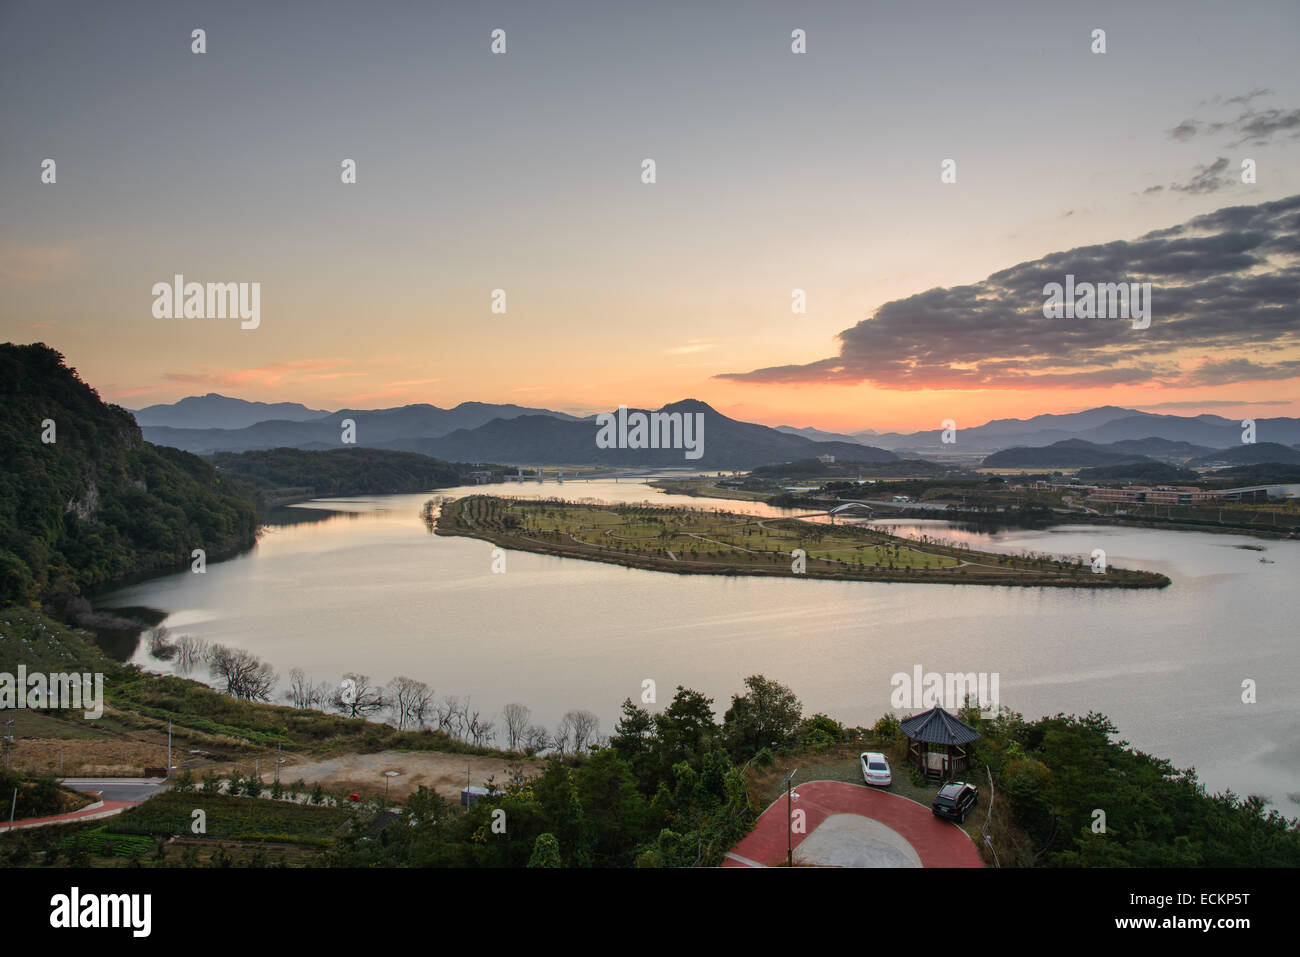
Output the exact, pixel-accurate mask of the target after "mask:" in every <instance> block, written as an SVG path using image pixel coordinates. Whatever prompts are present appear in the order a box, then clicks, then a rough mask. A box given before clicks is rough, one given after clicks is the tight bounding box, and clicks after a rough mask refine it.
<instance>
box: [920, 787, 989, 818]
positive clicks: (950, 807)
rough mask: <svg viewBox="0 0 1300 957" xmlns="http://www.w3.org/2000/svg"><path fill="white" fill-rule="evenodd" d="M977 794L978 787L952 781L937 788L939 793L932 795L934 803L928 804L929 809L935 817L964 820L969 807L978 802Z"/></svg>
mask: <svg viewBox="0 0 1300 957" xmlns="http://www.w3.org/2000/svg"><path fill="white" fill-rule="evenodd" d="M979 796H980V789H979V788H978V787H976V786H975V785H974V784H967V783H966V782H965V781H953V782H952V783H951V784H945V785H944V786H943V787H941V788H940V789H939V793H938V794H936V795H935V796H934V803H933V804H931V805H930V810H932V811H934V816H935V817H942V818H947V819H948V820H949V821H959V822H964V821H965V820H966V815H967V814H969V813H970V812H971V808H973V807H974V806H975V805H976V803H978V801H979Z"/></svg>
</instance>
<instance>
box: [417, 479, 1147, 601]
mask: <svg viewBox="0 0 1300 957" xmlns="http://www.w3.org/2000/svg"><path fill="white" fill-rule="evenodd" d="M810 517H814V516H804V517H803V518H804V519H806V518H810ZM424 519H425V522H426V523H427V524H428V525H429V526H430V528H431V529H432V530H433V531H435V532H436V533H437V534H439V535H462V536H466V537H469V538H480V539H483V540H485V541H489V542H492V543H493V544H496V545H500V546H502V547H503V548H511V549H516V550H519V551H529V552H540V553H542V554H545V555H559V556H562V557H565V558H582V559H587V560H588V561H600V562H608V563H610V564H615V565H626V566H629V567H631V568H643V569H648V570H651V571H665V572H675V573H678V574H706V575H773V576H780V577H788V578H794V577H801V578H822V579H831V580H838V581H844V580H852V581H897V582H936V583H944V584H954V585H1036V586H1054V587H1066V588H1163V587H1165V586H1166V585H1168V584H1169V579H1168V578H1167V577H1166V576H1164V575H1161V574H1158V573H1155V572H1147V571H1137V570H1131V569H1122V568H1116V567H1115V566H1113V565H1106V564H1105V559H1104V556H1100V558H1099V560H1098V557H1097V556H1094V558H1093V560H1092V561H1085V560H1084V559H1083V558H1082V557H1073V558H1071V557H1063V556H1050V555H1041V554H1025V555H1006V554H996V553H993V552H981V551H976V550H974V549H971V548H968V547H966V546H963V545H959V544H953V543H950V542H942V541H936V540H933V539H930V538H927V537H921V538H919V539H911V538H902V537H899V536H896V535H889V534H887V533H885V532H882V531H879V530H878V529H874V528H869V527H866V526H863V525H860V524H839V525H836V524H827V523H825V522H812V521H806V520H803V519H801V518H794V517H792V518H759V517H756V516H752V515H738V514H732V513H728V512H722V511H702V510H696V509H689V508H673V507H664V506H656V505H649V504H645V505H631V504H621V505H598V504H592V503H585V502H570V501H562V500H558V499H511V498H502V497H498V496H493V495H470V496H467V497H465V498H458V499H451V500H446V501H439V500H436V499H430V500H429V501H428V502H427V503H426V504H425V507H424Z"/></svg>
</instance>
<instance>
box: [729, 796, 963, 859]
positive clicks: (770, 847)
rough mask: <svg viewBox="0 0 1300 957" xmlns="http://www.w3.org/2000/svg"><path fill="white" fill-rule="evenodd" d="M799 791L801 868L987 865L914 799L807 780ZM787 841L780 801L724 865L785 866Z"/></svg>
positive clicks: (797, 853)
mask: <svg viewBox="0 0 1300 957" xmlns="http://www.w3.org/2000/svg"><path fill="white" fill-rule="evenodd" d="M795 792H796V793H797V794H798V795H799V798H798V800H797V801H794V802H792V805H791V809H792V812H793V816H794V818H795V819H796V824H798V825H799V826H800V827H801V828H802V832H801V833H794V834H792V835H791V843H792V844H793V847H794V863H795V866H796V867H797V866H805V867H983V866H984V864H983V861H982V860H981V859H980V855H979V851H978V850H977V849H976V847H975V845H974V843H972V842H971V839H970V838H969V837H968V836H967V834H966V832H965V831H964V830H963V829H962V828H960V827H958V826H957V825H956V824H953V823H951V822H949V821H943V820H940V819H939V818H937V817H935V816H934V815H933V814H932V813H931V811H930V809H929V808H928V807H926V806H925V805H922V804H917V803H916V802H915V801H911V800H908V799H907V798H904V797H899V796H898V795H896V794H890V793H888V792H886V791H880V790H877V789H875V788H869V787H866V786H865V785H860V784H846V783H844V782H842V781H807V782H805V783H803V784H800V785H798V786H797V787H796V788H795ZM799 812H803V813H802V815H800V814H799ZM786 840H787V818H786V799H785V797H784V796H782V797H780V798H778V799H777V800H776V801H775V802H773V803H772V805H771V806H770V807H768V809H767V810H766V811H764V812H763V813H762V814H761V815H760V816H759V819H758V823H757V824H755V826H754V830H753V831H751V832H750V833H749V834H748V835H746V836H745V838H744V839H743V840H741V841H740V843H738V844H737V845H736V846H735V847H733V848H732V849H731V850H730V851H729V852H728V853H727V856H726V859H725V860H724V861H723V864H722V866H723V867H781V866H784V865H785V863H786Z"/></svg>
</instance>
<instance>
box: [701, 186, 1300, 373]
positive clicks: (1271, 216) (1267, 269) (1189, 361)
mask: <svg viewBox="0 0 1300 957" xmlns="http://www.w3.org/2000/svg"><path fill="white" fill-rule="evenodd" d="M1067 273H1068V274H1073V275H1074V277H1075V281H1076V282H1092V283H1102V282H1126V281H1127V282H1150V283H1151V284H1152V320H1151V324H1150V327H1149V328H1147V329H1134V328H1133V327H1132V324H1131V323H1130V322H1127V321H1124V320H1105V319H1046V318H1044V317H1043V303H1044V301H1045V298H1046V296H1045V295H1044V292H1043V287H1044V286H1045V285H1046V284H1047V283H1051V282H1056V283H1064V281H1065V276H1066V274H1067ZM839 340H840V354H839V355H838V356H835V357H832V358H828V359H822V360H820V361H818V362H812V363H808V364H805V365H789V366H775V367H772V368H767V369H757V370H754V371H752V372H731V373H724V374H722V375H720V376H718V378H723V379H732V380H735V381H740V382H755V383H794V384H803V383H837V384H845V385H847V384H855V383H862V382H869V383H872V384H874V385H876V386H880V387H884V388H898V389H920V388H936V389H982V388H1016V387H1026V386H1033V387H1039V386H1044V387H1064V388H1093V387H1098V386H1108V385H1134V384H1139V383H1152V382H1159V383H1163V384H1166V385H1170V386H1190V385H1206V384H1223V383H1227V382H1239V381H1248V380H1258V379H1283V378H1291V377H1295V376H1300V358H1296V357H1297V356H1300V195H1297V196H1292V197H1289V198H1287V199H1283V200H1278V201H1276V202H1272V203H1262V204H1259V205H1255V206H1230V207H1225V208H1223V209H1220V210H1217V211H1215V212H1212V213H1208V214H1206V215H1203V216H1197V217H1196V218H1194V219H1192V220H1189V221H1188V222H1186V223H1183V224H1181V225H1178V226H1173V227H1169V228H1167V229H1159V230H1154V231H1152V232H1150V233H1147V234H1146V235H1145V236H1142V237H1140V238H1138V239H1136V240H1132V241H1128V240H1117V241H1114V242H1110V243H1103V244H1100V245H1094V246H1081V247H1078V248H1076V249H1071V250H1067V251H1064V252H1056V253H1050V254H1048V255H1046V256H1043V257H1042V258H1040V259H1036V260H1032V261H1030V262H1023V263H1019V264H1017V265H1015V266H1012V267H1010V268H1008V269H1003V270H1000V271H999V272H996V273H993V274H992V275H991V276H989V277H988V278H987V279H985V280H983V281H982V282H978V283H974V284H971V285H967V286H954V287H950V288H934V289H928V290H926V291H925V292H920V293H917V294H916V295H914V296H909V297H907V298H905V299H897V300H894V301H892V302H888V303H885V305H883V306H881V307H880V308H879V309H878V310H877V311H876V313H875V315H873V316H872V317H871V318H869V319H864V320H863V321H861V322H859V323H858V324H857V325H855V326H853V327H852V328H849V329H846V330H844V331H843V332H841V333H840V335H839ZM1189 356H1191V357H1193V358H1189Z"/></svg>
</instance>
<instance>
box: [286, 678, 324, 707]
mask: <svg viewBox="0 0 1300 957" xmlns="http://www.w3.org/2000/svg"><path fill="white" fill-rule="evenodd" d="M284 696H285V697H286V698H287V699H289V703H290V704H292V705H293V706H294V707H295V708H310V707H311V706H312V704H313V702H315V700H316V699H317V698H319V697H320V690H319V689H318V688H317V687H316V685H315V684H313V683H312V681H311V679H310V678H308V677H307V675H306V673H305V672H304V671H303V670H302V669H301V668H294V669H293V670H292V671H290V672H289V690H288V691H286V692H285V693H284Z"/></svg>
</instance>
